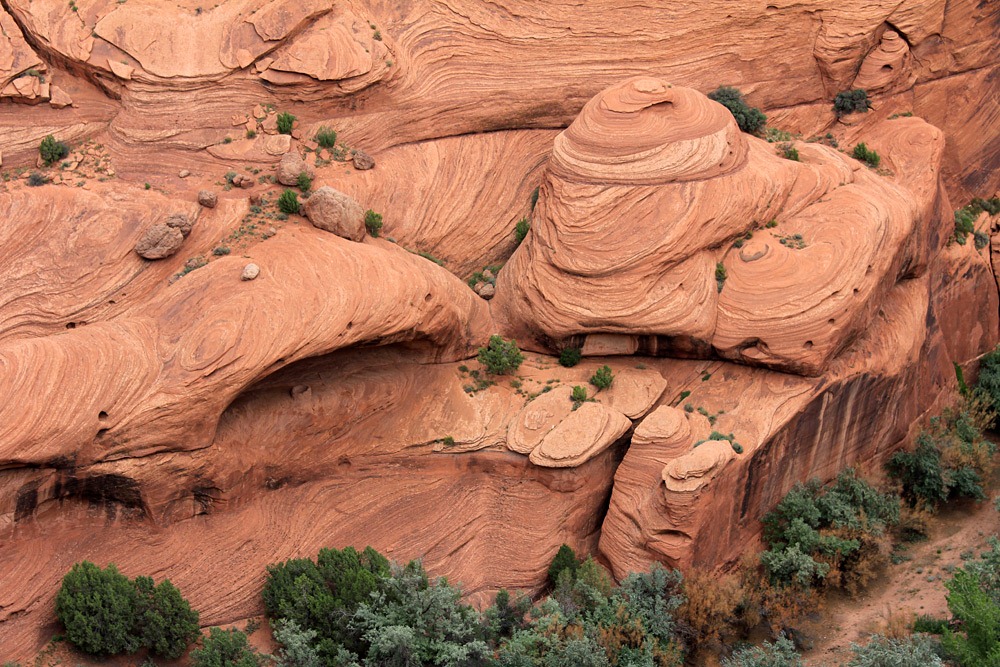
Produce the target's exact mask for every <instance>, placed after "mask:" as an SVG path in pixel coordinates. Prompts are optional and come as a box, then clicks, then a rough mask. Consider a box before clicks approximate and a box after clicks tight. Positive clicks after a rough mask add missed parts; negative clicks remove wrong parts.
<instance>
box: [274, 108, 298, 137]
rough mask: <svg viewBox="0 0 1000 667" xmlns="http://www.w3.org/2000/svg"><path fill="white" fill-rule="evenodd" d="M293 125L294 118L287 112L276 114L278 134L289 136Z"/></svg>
mask: <svg viewBox="0 0 1000 667" xmlns="http://www.w3.org/2000/svg"><path fill="white" fill-rule="evenodd" d="M294 125H295V116H293V115H292V114H290V113H288V112H287V111H282V112H281V113H279V114H278V132H279V133H281V134H291V133H292V127H293V126H294Z"/></svg>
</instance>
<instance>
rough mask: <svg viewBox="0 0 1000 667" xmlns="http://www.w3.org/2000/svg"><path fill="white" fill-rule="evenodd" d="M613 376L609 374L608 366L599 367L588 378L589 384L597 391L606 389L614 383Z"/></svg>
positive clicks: (609, 368)
mask: <svg viewBox="0 0 1000 667" xmlns="http://www.w3.org/2000/svg"><path fill="white" fill-rule="evenodd" d="M614 379H615V376H614V375H612V374H611V367H610V366H601V367H600V368H598V369H597V371H596V372H595V373H594V374H593V375H591V376H590V384H592V385H594V386H595V387H597V388H598V389H607V388H608V387H610V386H611V383H612V382H614Z"/></svg>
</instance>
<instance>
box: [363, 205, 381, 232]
mask: <svg viewBox="0 0 1000 667" xmlns="http://www.w3.org/2000/svg"><path fill="white" fill-rule="evenodd" d="M365 229H367V230H368V233H369V234H371V235H372V238H376V239H377V238H378V235H379V233H380V232H381V231H382V214H381V213H376V212H375V211H373V210H371V209H368V210H367V211H365Z"/></svg>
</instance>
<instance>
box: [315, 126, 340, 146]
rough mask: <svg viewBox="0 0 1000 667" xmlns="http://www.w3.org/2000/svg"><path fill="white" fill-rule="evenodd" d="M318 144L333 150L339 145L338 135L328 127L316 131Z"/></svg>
mask: <svg viewBox="0 0 1000 667" xmlns="http://www.w3.org/2000/svg"><path fill="white" fill-rule="evenodd" d="M315 139H316V143H317V144H319V145H320V146H321V147H323V148H333V147H334V146H336V145H337V133H336V132H335V131H333V130H331V129H330V128H329V127H327V126H326V125H323V126H322V127H320V128H319V129H318V130H316V136H315Z"/></svg>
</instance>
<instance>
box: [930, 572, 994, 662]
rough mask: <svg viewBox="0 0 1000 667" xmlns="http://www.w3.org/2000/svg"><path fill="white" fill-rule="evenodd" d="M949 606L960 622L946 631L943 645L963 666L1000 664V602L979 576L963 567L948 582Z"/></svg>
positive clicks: (942, 640) (954, 616) (955, 619)
mask: <svg viewBox="0 0 1000 667" xmlns="http://www.w3.org/2000/svg"><path fill="white" fill-rule="evenodd" d="M945 586H946V587H947V588H948V596H947V598H948V609H949V610H950V611H951V613H952V616H953V620H954V621H955V622H956V623H957V624H958V626H959V629H958V631H957V632H951V631H950V630H948V631H946V632H945V633H944V635H943V636H942V637H941V645H942V646H943V647H944V649H945V651H946V653H947V654H948V656H949V657H950V658H952V659H953V660H954V661H955V662H956V663H957V664H958V665H959V667H995V665H1000V605H998V604H997V603H996V601H995V600H994V599H993V598H991V597H990V595H989V594H988V593H987V592H986V591H984V590H983V589H982V586H981V585H980V581H979V579H978V578H977V577H976V576H975V575H973V574H972V573H971V572H967V571H966V570H964V569H962V568H959V569H957V570H955V576H954V578H953V579H952V580H951V581H948V582H946V583H945Z"/></svg>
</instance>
